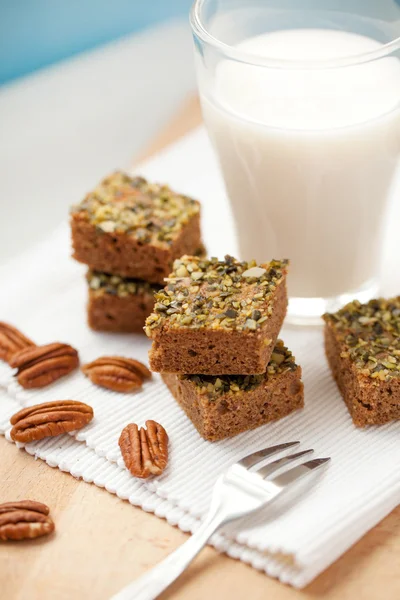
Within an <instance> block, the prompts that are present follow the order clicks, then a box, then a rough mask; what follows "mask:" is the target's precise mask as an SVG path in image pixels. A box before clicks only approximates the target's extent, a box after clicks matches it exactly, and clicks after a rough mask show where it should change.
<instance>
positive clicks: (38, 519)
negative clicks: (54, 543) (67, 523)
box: [0, 500, 54, 542]
mask: <svg viewBox="0 0 400 600" xmlns="http://www.w3.org/2000/svg"><path fill="white" fill-rule="evenodd" d="M49 512H50V511H49V507H48V506H46V505H45V504H41V502H34V501H33V500H20V501H17V502H5V503H4V504H0V540H1V541H3V542H6V541H8V540H25V539H33V538H37V537H41V536H42V535H48V534H49V533H51V532H52V531H54V522H53V520H52V519H51V518H50V517H49V516H48V515H49Z"/></svg>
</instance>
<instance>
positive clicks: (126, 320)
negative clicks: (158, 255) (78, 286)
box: [87, 289, 154, 333]
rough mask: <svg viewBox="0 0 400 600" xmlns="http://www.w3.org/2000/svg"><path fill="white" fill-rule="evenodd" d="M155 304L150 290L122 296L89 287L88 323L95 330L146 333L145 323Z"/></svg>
mask: <svg viewBox="0 0 400 600" xmlns="http://www.w3.org/2000/svg"><path fill="white" fill-rule="evenodd" d="M153 305H154V298H153V294H151V293H150V292H148V293H144V294H135V295H132V294H131V295H129V296H126V297H120V296H116V295H115V296H114V295H111V294H107V293H104V292H103V293H98V292H96V291H94V290H90V289H89V300H88V304H87V319H88V324H89V327H90V328H91V329H93V330H95V331H109V332H115V333H144V331H143V327H144V323H145V320H146V317H147V316H148V315H149V314H150V313H151V311H152V309H153Z"/></svg>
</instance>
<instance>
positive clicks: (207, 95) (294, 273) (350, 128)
mask: <svg viewBox="0 0 400 600" xmlns="http://www.w3.org/2000/svg"><path fill="white" fill-rule="evenodd" d="M191 25H192V29H193V33H194V40H195V56H196V66H197V75H198V85H199V90H200V97H201V104H202V110H203V116H204V120H205V123H206V126H207V129H208V133H209V135H210V137H211V140H212V142H213V145H214V147H215V150H216V153H217V156H218V159H219V163H220V167H221V170H222V174H223V178H224V181H225V186H226V190H227V194H228V196H229V199H230V202H231V206H232V209H233V214H234V217H235V222H236V227H237V236H238V242H239V249H240V255H241V258H243V259H252V258H255V259H257V261H260V262H263V261H266V260H269V259H271V258H289V259H290V262H291V267H290V276H289V279H288V286H289V296H290V301H289V313H288V318H289V321H292V322H298V323H308V322H311V321H313V320H315V319H316V318H317V317H319V316H320V315H321V314H322V313H323V312H325V311H326V310H336V308H337V307H338V306H339V305H342V304H343V303H345V302H346V301H348V300H350V299H354V298H358V299H360V300H361V301H365V300H367V299H368V298H370V297H372V296H373V295H375V294H376V293H377V291H378V283H379V268H380V257H381V248H382V231H383V224H384V220H385V219H384V217H385V213H386V207H387V205H388V200H389V197H390V195H391V194H392V193H393V190H394V182H395V179H396V171H397V168H398V163H399V160H398V159H399V154H400V37H399V36H400V7H399V3H398V2H396V1H395V0H380V2H376V1H375V0H372V1H369V0H354V1H352V0H345V1H342V0H332V1H329V0H327V1H324V0H319V1H318V2H317V1H315V0H314V1H307V0H197V1H196V2H195V4H194V6H193V9H192V13H191Z"/></svg>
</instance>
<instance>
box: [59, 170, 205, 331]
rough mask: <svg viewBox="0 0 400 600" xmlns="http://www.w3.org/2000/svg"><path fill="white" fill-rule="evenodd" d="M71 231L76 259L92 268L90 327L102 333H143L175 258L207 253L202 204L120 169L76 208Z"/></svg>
mask: <svg viewBox="0 0 400 600" xmlns="http://www.w3.org/2000/svg"><path fill="white" fill-rule="evenodd" d="M71 228H72V244H73V251H74V253H73V256H74V258H75V259H76V260H78V261H80V262H83V263H85V264H86V265H88V267H89V271H88V273H87V284H88V292H89V303H88V322H89V325H90V327H91V328H92V329H95V330H98V331H117V332H141V331H142V330H143V326H144V323H145V319H146V317H147V316H148V315H149V314H150V313H151V311H152V308H153V305H154V293H155V292H157V291H159V290H160V289H161V287H162V285H163V284H164V278H165V277H167V276H168V274H169V272H170V270H171V267H172V264H173V261H174V260H175V259H176V258H178V257H180V256H181V255H183V254H187V253H190V254H195V255H196V254H202V253H203V252H204V249H203V246H202V242H201V235H200V204H199V202H197V201H196V200H193V199H192V198H188V197H187V196H184V195H181V194H178V193H176V192H174V191H172V190H171V189H170V188H169V187H168V186H165V185H158V184H153V183H149V182H148V181H147V180H146V179H144V178H143V177H130V176H128V175H126V174H125V173H121V172H116V173H113V174H112V175H110V176H109V177H107V178H106V179H104V180H103V181H102V182H101V183H100V184H99V185H98V186H97V187H96V188H95V189H94V190H93V191H92V192H90V193H89V194H87V195H86V197H85V198H84V200H83V201H82V202H81V203H80V204H79V205H77V206H75V207H73V209H72V212H71Z"/></svg>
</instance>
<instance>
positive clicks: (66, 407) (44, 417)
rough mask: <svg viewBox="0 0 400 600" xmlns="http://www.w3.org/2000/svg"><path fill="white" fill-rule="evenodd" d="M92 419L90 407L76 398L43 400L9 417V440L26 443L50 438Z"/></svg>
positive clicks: (81, 425)
mask: <svg viewBox="0 0 400 600" xmlns="http://www.w3.org/2000/svg"><path fill="white" fill-rule="evenodd" d="M92 419H93V409H92V407H91V406H88V405H87V404H84V403H83V402H77V401H76V400H58V401H56V402H45V403H44V404H37V405H36V406H30V407H29V408H23V409H22V410H20V411H19V412H17V413H16V414H15V415H13V416H12V417H11V419H10V422H11V425H13V428H12V429H11V433H10V435H11V439H12V440H14V442H21V443H23V444H29V443H30V442H33V441H37V440H41V439H43V438H45V437H54V436H56V435H60V434H61V433H67V432H68V431H75V430H76V429H81V428H82V427H84V426H85V425H87V424H88V423H90V421H91V420H92Z"/></svg>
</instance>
